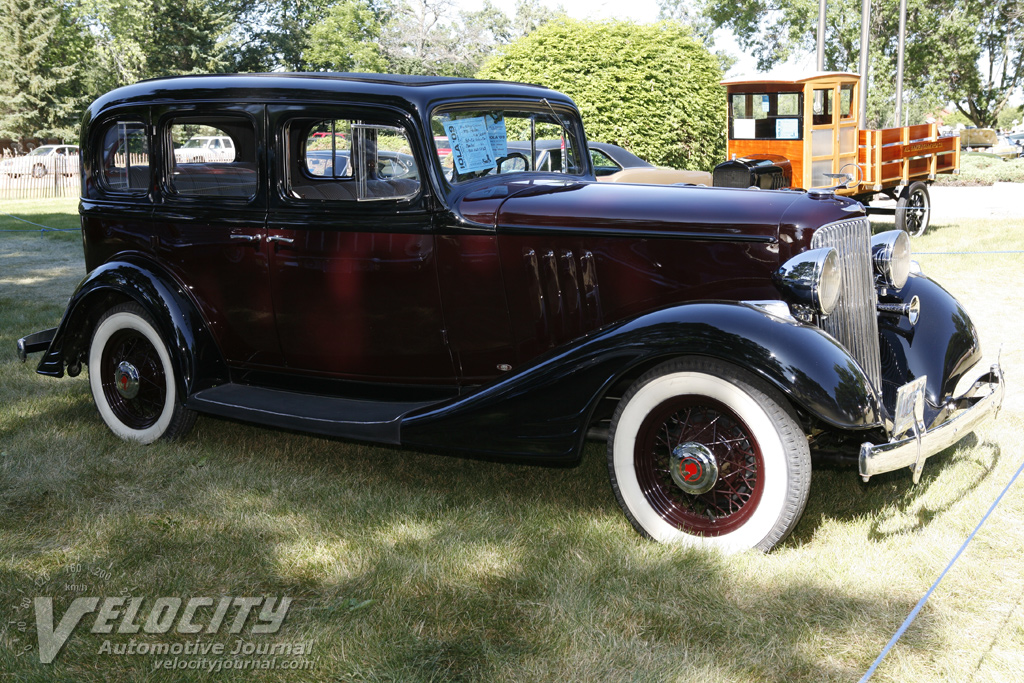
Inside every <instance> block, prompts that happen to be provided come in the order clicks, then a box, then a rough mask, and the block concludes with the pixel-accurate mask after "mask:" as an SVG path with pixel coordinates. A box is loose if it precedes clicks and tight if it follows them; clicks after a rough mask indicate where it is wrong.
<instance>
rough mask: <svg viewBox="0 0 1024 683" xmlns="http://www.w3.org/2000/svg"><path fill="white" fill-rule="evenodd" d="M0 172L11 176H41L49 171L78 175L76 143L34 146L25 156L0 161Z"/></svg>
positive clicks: (49, 172)
mask: <svg viewBox="0 0 1024 683" xmlns="http://www.w3.org/2000/svg"><path fill="white" fill-rule="evenodd" d="M0 173H3V174H4V175H7V176H10V177H12V178H17V177H20V176H23V175H30V176H32V177H33V178H42V177H44V176H46V175H48V174H51V173H56V174H59V175H64V176H73V175H78V145H43V146H42V147H36V148H35V149H34V150H32V151H31V152H29V153H28V154H26V155H25V156H20V157H13V158H10V159H4V160H3V161H0Z"/></svg>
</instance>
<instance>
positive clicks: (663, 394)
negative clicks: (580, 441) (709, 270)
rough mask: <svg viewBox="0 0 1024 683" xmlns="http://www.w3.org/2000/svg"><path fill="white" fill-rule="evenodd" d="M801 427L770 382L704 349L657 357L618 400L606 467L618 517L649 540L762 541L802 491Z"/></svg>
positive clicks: (739, 546)
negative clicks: (704, 354) (701, 353)
mask: <svg viewBox="0 0 1024 683" xmlns="http://www.w3.org/2000/svg"><path fill="white" fill-rule="evenodd" d="M810 459H811V457H810V450H809V448H808V445H807V437H806V435H805V434H804V433H803V431H802V429H801V428H800V425H799V424H798V422H797V421H796V418H795V416H794V413H793V409H792V408H791V407H790V406H789V404H788V402H787V401H786V399H785V398H784V397H783V396H782V395H781V394H780V393H779V392H778V391H777V390H776V389H775V388H774V387H772V386H771V385H769V384H767V383H765V382H764V381H763V380H761V379H759V378H757V377H754V376H753V375H751V374H749V373H747V372H746V371H744V370H741V369H739V368H737V367H735V366H732V365H729V364H727V363H724V362H721V361H715V360H710V359H703V358H682V359H678V360H674V361H669V362H667V363H664V364H662V365H660V366H658V367H656V368H654V369H653V370H651V371H649V372H648V373H646V374H645V375H643V376H641V377H640V378H639V379H637V380H636V381H635V382H634V383H633V385H632V386H631V387H630V388H629V390H628V391H627V392H626V393H625V395H624V396H623V397H622V399H621V400H620V401H619V405H618V406H617V408H616V409H615V414H614V415H613V416H612V424H611V429H610V431H609V435H608V472H609V475H610V479H611V485H612V490H613V491H614V493H615V497H616V499H617V500H618V502H619V505H620V506H621V507H622V510H623V512H624V513H625V515H626V518H627V519H628V520H629V521H630V523H631V524H632V525H633V526H634V527H635V528H636V529H637V531H639V532H640V533H641V534H643V535H645V536H648V537H650V538H652V539H654V540H656V541H661V542H667V543H684V544H689V545H706V546H713V547H717V548H720V549H722V550H724V551H726V552H735V551H740V550H746V549H750V548H758V549H760V550H764V551H768V550H770V549H771V548H772V547H774V546H775V545H776V544H778V543H779V542H781V541H782V540H783V539H785V538H786V536H787V535H789V533H790V531H792V529H793V527H795V526H796V524H797V522H798V521H799V519H800V515H801V514H802V513H803V508H804V505H805V504H806V502H807V496H808V494H809V491H810V481H811V463H810Z"/></svg>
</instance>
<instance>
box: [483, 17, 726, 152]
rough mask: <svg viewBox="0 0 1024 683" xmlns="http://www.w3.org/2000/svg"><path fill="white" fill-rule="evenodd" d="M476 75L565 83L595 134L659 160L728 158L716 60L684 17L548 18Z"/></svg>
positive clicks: (594, 137)
mask: <svg viewBox="0 0 1024 683" xmlns="http://www.w3.org/2000/svg"><path fill="white" fill-rule="evenodd" d="M478 76H479V77H480V78H495V79H503V80H512V81H523V82H526V83H537V84H540V85H546V86H548V87H551V88H554V89H555V90H559V91H561V92H564V93H565V94H567V95H569V96H570V97H572V98H573V100H575V101H576V104H577V106H579V108H580V112H581V113H582V115H583V123H584V126H585V127H586V130H587V137H589V138H590V139H592V140H597V141H601V142H610V143H613V144H616V145H620V146H622V147H625V148H626V149H628V150H630V151H631V152H633V153H634V154H636V155H638V156H640V157H643V158H644V159H647V160H649V161H651V162H652V163H655V164H660V165H665V166H673V167H677V168H691V169H703V170H710V169H711V168H712V167H714V165H715V164H717V163H719V162H721V161H723V160H724V159H725V117H726V109H725V90H724V88H722V86H720V85H719V84H718V82H719V81H720V80H721V78H722V73H721V70H720V68H719V66H718V60H717V59H716V58H715V57H714V56H713V55H711V54H710V53H709V52H708V51H707V50H706V49H704V46H703V45H702V44H701V43H700V42H699V41H698V40H696V39H695V38H694V37H693V36H692V34H691V33H690V30H689V29H688V28H686V27H684V26H683V25H682V24H679V23H676V22H661V23H657V24H643V25H642V24H634V23H631V22H625V21H605V22H584V21H576V20H572V19H564V20H558V21H553V22H549V23H547V24H545V25H544V26H542V27H541V28H539V29H538V30H537V31H535V32H533V33H531V34H530V35H528V36H525V37H523V38H520V39H519V40H517V41H515V42H514V43H512V44H510V45H509V46H507V47H506V48H505V49H504V50H503V51H502V52H501V53H499V54H498V55H496V56H495V57H493V58H491V59H490V60H489V61H488V62H487V63H486V64H485V65H484V67H483V69H481V71H480V73H479V74H478Z"/></svg>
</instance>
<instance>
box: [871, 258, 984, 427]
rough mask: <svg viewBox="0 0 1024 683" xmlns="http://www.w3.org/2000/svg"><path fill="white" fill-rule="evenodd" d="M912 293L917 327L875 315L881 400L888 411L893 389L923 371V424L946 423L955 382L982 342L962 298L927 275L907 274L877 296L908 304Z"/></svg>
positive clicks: (974, 358) (892, 402)
mask: <svg viewBox="0 0 1024 683" xmlns="http://www.w3.org/2000/svg"><path fill="white" fill-rule="evenodd" d="M914 296H917V297H918V298H919V299H920V301H921V317H920V320H918V322H917V325H913V326H911V324H910V322H909V321H908V320H907V318H906V317H905V316H895V315H882V316H880V319H879V335H880V344H881V350H882V381H883V398H884V402H885V405H886V407H887V408H888V409H889V410H890V411H891V410H892V409H893V408H894V406H895V402H896V390H897V389H899V387H900V386H902V385H903V384H906V383H907V382H910V381H911V380H913V379H916V378H917V377H920V376H922V375H926V376H927V377H928V380H927V400H926V402H925V423H926V424H927V425H929V426H931V425H933V424H939V423H941V422H942V421H944V419H945V417H946V414H947V413H948V412H949V409H950V406H949V404H948V402H949V399H950V398H951V397H952V396H953V391H954V389H955V388H956V385H957V382H959V381H960V379H961V378H962V377H963V376H964V373H965V372H966V371H967V370H969V369H970V368H971V366H973V365H974V364H975V363H977V362H978V361H979V360H981V346H980V344H979V342H978V333H977V330H975V328H974V323H973V322H971V319H970V317H969V316H968V315H967V312H966V311H965V310H964V308H963V306H961V305H960V302H959V301H957V300H956V299H955V298H954V297H953V295H952V294H950V293H949V292H947V291H946V290H945V289H943V288H942V287H941V286H940V285H939V284H938V283H937V282H935V281H934V280H932V279H931V278H929V277H927V276H925V275H921V274H911V276H910V277H909V278H908V279H907V284H906V285H904V286H903V288H902V289H901V290H900V291H899V292H893V293H889V294H888V295H887V296H884V297H881V298H880V300H881V301H882V302H883V303H906V302H909V301H910V299H911V298H913V297H914Z"/></svg>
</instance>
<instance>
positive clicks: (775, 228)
mask: <svg viewBox="0 0 1024 683" xmlns="http://www.w3.org/2000/svg"><path fill="white" fill-rule="evenodd" d="M830 199H831V200H830V201H821V200H819V199H815V198H811V197H809V196H808V195H807V194H806V193H804V192H794V191H765V190H746V189H735V188H725V187H698V186H673V185H629V184H616V183H596V182H565V181H552V182H548V183H544V184H537V182H536V181H533V182H513V183H505V184H502V185H496V186H490V187H486V188H481V189H479V190H475V191H473V192H470V193H469V194H467V195H466V196H464V197H462V198H461V200H459V201H458V202H457V207H458V211H459V213H460V214H462V216H463V217H465V218H466V219H468V220H470V221H472V222H475V223H481V224H486V225H489V226H494V227H496V228H497V229H498V230H499V231H500V232H506V231H513V232H514V231H529V232H533V231H547V230H565V229H569V230H582V231H585V232H588V233H591V232H592V233H597V234H626V233H628V234H631V235H644V234H649V235H651V236H658V235H664V236H672V235H680V236H683V235H685V236H687V237H691V238H697V239H700V238H706V239H722V240H728V239H755V240H757V241H762V240H765V241H767V240H776V239H778V237H779V229H780V226H782V227H784V228H786V229H787V230H794V229H797V230H799V229H804V228H812V229H813V228H814V227H817V226H819V225H823V224H825V223H828V222H831V221H834V220H839V219H841V218H849V217H851V216H850V214H849V213H843V211H842V209H843V207H845V206H847V205H849V204H853V203H855V202H850V201H848V200H844V199H840V198H834V197H833V198H830ZM847 211H848V209H847Z"/></svg>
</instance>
